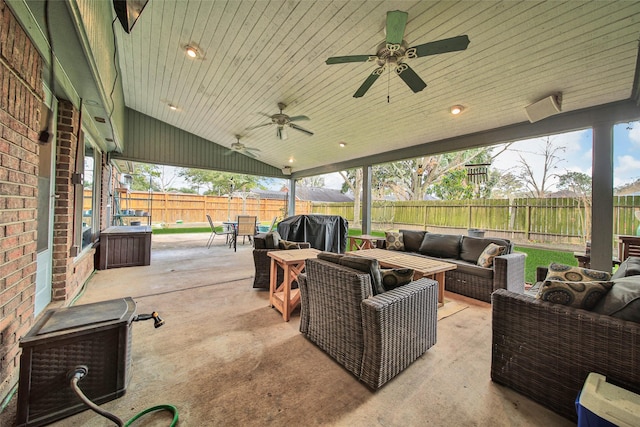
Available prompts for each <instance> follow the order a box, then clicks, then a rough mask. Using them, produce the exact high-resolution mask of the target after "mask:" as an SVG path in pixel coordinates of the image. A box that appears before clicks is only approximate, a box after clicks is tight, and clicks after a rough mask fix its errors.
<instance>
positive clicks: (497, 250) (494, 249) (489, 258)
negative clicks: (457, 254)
mask: <svg viewBox="0 0 640 427" xmlns="http://www.w3.org/2000/svg"><path fill="white" fill-rule="evenodd" d="M506 249H507V248H506V246H498V245H496V244H495V243H489V244H488V245H487V247H486V248H484V250H483V251H482V253H481V254H480V256H479V257H478V265H479V266H480V267H485V268H489V267H491V266H492V265H493V259H494V258H495V257H497V256H500V255H502V254H503V253H504V251H505V250H506Z"/></svg>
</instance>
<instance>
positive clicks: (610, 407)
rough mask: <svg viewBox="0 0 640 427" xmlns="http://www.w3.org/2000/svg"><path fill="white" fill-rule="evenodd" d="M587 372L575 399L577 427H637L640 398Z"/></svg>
mask: <svg viewBox="0 0 640 427" xmlns="http://www.w3.org/2000/svg"><path fill="white" fill-rule="evenodd" d="M606 380H607V379H606V377H605V376H604V375H600V374H596V373H594V372H591V373H590V374H589V376H588V377H587V380H586V381H585V383H584V386H583V387H582V391H581V392H580V394H578V397H577V399H576V411H577V412H578V427H616V426H619V427H637V426H640V396H639V395H637V394H635V393H632V392H630V391H628V390H625V389H623V388H620V387H617V386H615V385H613V384H610V383H608V382H607V381H606Z"/></svg>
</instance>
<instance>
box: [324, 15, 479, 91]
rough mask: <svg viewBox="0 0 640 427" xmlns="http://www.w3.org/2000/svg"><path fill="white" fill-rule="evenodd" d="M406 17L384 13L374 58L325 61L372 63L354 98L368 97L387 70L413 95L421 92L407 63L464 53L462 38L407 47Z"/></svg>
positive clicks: (419, 82) (422, 84) (419, 81)
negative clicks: (383, 29)
mask: <svg viewBox="0 0 640 427" xmlns="http://www.w3.org/2000/svg"><path fill="white" fill-rule="evenodd" d="M408 17H409V14H408V13H407V12H402V11H400V10H394V11H390V12H387V23H386V34H387V35H386V40H385V41H384V42H382V43H381V44H380V45H379V46H378V50H377V52H376V54H375V55H350V56H333V57H331V58H329V59H327V61H326V63H327V65H332V64H345V63H348V62H369V61H371V62H374V61H375V62H376V63H377V64H378V68H376V69H375V70H373V72H372V73H371V74H370V75H369V77H367V79H366V80H365V81H364V83H363V84H362V85H361V86H360V88H358V90H357V91H356V93H354V94H353V97H354V98H360V97H362V96H363V95H364V94H365V93H367V91H368V90H369V88H370V87H371V85H373V83H374V82H375V81H376V80H377V79H378V77H380V75H381V74H382V73H383V72H384V71H385V70H386V69H387V68H389V70H395V72H396V73H397V74H398V75H399V76H400V78H401V79H402V80H403V81H404V82H405V83H406V84H407V86H409V88H410V89H411V90H412V91H413V92H414V93H416V92H420V91H421V90H422V89H424V88H425V87H427V84H426V83H425V82H424V81H423V80H422V79H421V78H420V76H418V74H416V72H415V71H413V69H412V68H411V67H409V65H408V64H407V63H406V62H405V60H406V59H411V58H420V57H423V56H428V55H437V54H439V53H447V52H455V51H459V50H465V49H466V48H467V46H468V45H469V37H468V36H466V35H465V36H458V37H452V38H449V39H443V40H438V41H435V42H429V43H425V44H421V45H418V46H414V47H408V44H407V42H406V41H405V40H404V30H405V27H406V25H407V19H408Z"/></svg>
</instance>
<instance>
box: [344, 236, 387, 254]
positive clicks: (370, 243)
mask: <svg viewBox="0 0 640 427" xmlns="http://www.w3.org/2000/svg"><path fill="white" fill-rule="evenodd" d="M378 239H381V237H378V236H371V235H369V234H363V235H361V236H349V250H350V251H358V250H361V249H374V248H375V247H376V240H378ZM358 241H360V243H358Z"/></svg>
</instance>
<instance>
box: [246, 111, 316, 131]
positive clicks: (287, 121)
mask: <svg viewBox="0 0 640 427" xmlns="http://www.w3.org/2000/svg"><path fill="white" fill-rule="evenodd" d="M278 108H279V109H280V112H279V113H276V114H274V115H269V114H265V113H260V114H262V115H263V116H266V117H268V118H270V119H271V121H270V122H269V123H263V124H261V125H258V126H252V127H248V128H247V130H251V129H257V128H261V127H263V126H269V125H277V131H276V135H277V136H278V138H280V139H282V140H285V139H287V138H288V135H287V128H291V129H295V130H298V131H300V132H302V133H306V134H307V135H309V136H311V135H313V132H311V131H310V130H307V129H305V128H303V127H301V126H298V125H297V124H295V123H292V122H298V121H300V120H310V119H309V117H307V116H293V117H289V116H287V115H286V114H284V113H283V112H282V110H284V109H285V108H287V106H286V105H285V104H283V103H282V102H278Z"/></svg>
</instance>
